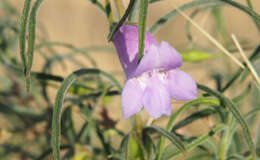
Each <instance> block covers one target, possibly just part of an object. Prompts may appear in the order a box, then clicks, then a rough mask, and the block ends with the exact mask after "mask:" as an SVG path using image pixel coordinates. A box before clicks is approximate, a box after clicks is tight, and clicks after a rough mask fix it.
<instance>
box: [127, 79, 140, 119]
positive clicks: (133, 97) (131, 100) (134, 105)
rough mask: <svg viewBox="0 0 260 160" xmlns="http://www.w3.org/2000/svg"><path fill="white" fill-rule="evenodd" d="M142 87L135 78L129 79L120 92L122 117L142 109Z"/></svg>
mask: <svg viewBox="0 0 260 160" xmlns="http://www.w3.org/2000/svg"><path fill="white" fill-rule="evenodd" d="M142 95H143V89H142V88H141V86H140V84H139V83H138V81H137V80H136V79H129V80H128V81H127V82H126V84H125V87H124V89H123V92H122V110H123V118H128V117H131V116H132V115H134V114H135V113H137V112H139V111H140V110H141V109H142V99H141V98H142Z"/></svg>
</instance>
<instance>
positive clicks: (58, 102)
mask: <svg viewBox="0 0 260 160" xmlns="http://www.w3.org/2000/svg"><path fill="white" fill-rule="evenodd" d="M87 74H96V75H101V76H103V77H105V78H107V79H109V80H110V82H111V83H112V84H113V85H114V86H115V87H117V89H118V90H119V91H122V87H121V85H120V84H119V83H118V82H117V80H116V79H114V77H112V76H111V75H110V74H108V73H106V72H103V71H100V70H98V69H80V70H77V71H75V72H73V73H72V74H70V75H69V76H68V77H67V78H65V79H64V81H63V83H62V85H61V87H60V88H59V90H58V93H57V95H56V99H55V106H54V109H53V117H52V148H53V157H54V159H55V160H59V159H60V150H59V148H60V141H59V137H60V119H61V111H62V106H63V101H64V98H65V95H66V93H67V91H68V89H69V87H70V86H71V85H72V84H73V83H74V82H75V81H76V80H77V78H78V77H80V76H83V75H87Z"/></svg>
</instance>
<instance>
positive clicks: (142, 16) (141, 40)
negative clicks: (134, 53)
mask: <svg viewBox="0 0 260 160" xmlns="http://www.w3.org/2000/svg"><path fill="white" fill-rule="evenodd" d="M147 10H148V0H141V4H140V12H139V23H138V62H140V60H141V58H142V57H143V52H144V47H145V35H146V17H147Z"/></svg>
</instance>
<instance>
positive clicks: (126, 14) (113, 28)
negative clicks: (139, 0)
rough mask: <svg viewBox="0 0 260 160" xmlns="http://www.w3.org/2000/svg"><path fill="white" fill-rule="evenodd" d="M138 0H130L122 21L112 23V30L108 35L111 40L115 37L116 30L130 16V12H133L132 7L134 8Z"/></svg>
mask: <svg viewBox="0 0 260 160" xmlns="http://www.w3.org/2000/svg"><path fill="white" fill-rule="evenodd" d="M135 2H136V0H130V3H129V5H128V7H127V9H126V11H125V13H124V15H123V16H122V18H121V19H120V21H119V22H118V23H117V24H115V25H112V26H111V27H110V28H111V31H110V33H109V35H108V36H107V40H108V41H111V40H112V39H113V36H114V34H115V33H116V31H117V30H118V29H119V28H120V26H121V25H122V24H123V23H124V22H125V21H126V19H127V17H128V16H129V14H130V13H131V12H132V9H133V8H134V5H135Z"/></svg>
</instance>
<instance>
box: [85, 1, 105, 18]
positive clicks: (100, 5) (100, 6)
mask: <svg viewBox="0 0 260 160" xmlns="http://www.w3.org/2000/svg"><path fill="white" fill-rule="evenodd" d="M89 1H90V2H91V3H92V4H94V5H95V6H97V8H99V9H100V10H101V11H102V12H103V13H105V15H106V16H107V17H108V15H107V13H106V9H105V8H104V6H103V5H102V4H101V3H100V2H99V1H98V0H89Z"/></svg>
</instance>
